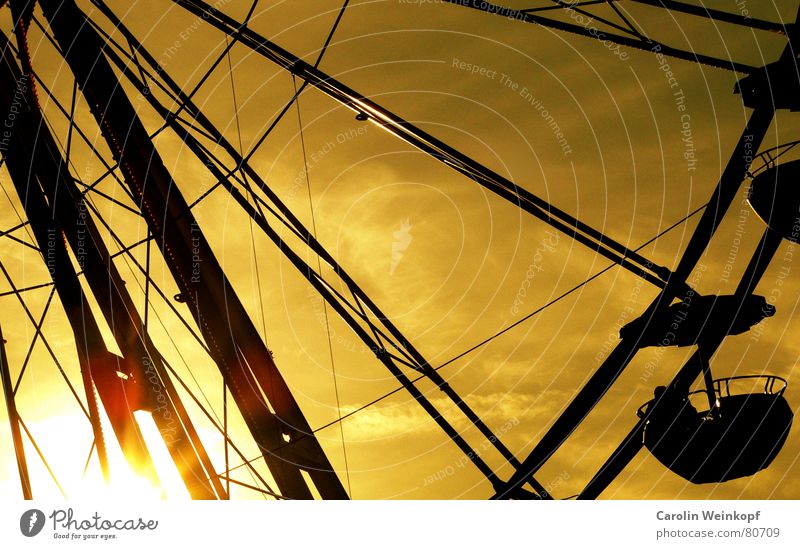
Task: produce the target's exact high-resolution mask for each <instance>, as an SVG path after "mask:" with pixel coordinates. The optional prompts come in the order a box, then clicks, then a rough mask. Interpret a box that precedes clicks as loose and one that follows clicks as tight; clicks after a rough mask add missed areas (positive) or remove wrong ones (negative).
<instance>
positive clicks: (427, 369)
mask: <svg viewBox="0 0 800 549" xmlns="http://www.w3.org/2000/svg"><path fill="white" fill-rule="evenodd" d="M111 15H112V16H113V14H111ZM112 22H114V23H115V25H117V27H116V28H117V29H118V30H122V32H123V33H126V32H127V29H125V28H124V25H122V24H121V22H119V21H114V19H112ZM136 47H137V48H141V45H140V44H138V43H137V45H136ZM139 51H140V52H142V56H143V57H144V58H147V57H148V55H149V54H147V53H146V51H145V50H143V49H140V50H139ZM109 57H110V59H111V60H112V61H113V62H115V64H117V67H118V68H119V69H120V70H121V71H123V73H125V74H126V76H128V77H129V79H131V82H132V83H133V84H134V85H139V84H140V82H138V81H136V79H135V78H131V74H129V72H128V71H125V65H124V62H123V61H122V60H121V59H119V58H117V57H116V55H112V54H110V52H109ZM165 76H166V75H162V77H165ZM167 82H168V83H169V81H167ZM176 88H177V87H176ZM173 91H179V89H174V88H173ZM179 99H181V100H183V99H186V100H187V103H185V107H184V108H186V109H187V110H189V112H194V111H195V109H194V106H193V105H192V104H191V100H189V99H188V98H184V97H179ZM148 101H149V102H150V104H151V105H152V106H153V107H154V108H155V109H156V110H157V111H158V112H159V113H160V114H161V115H162V116H163V117H164V119H165V120H166V121H167V123H168V124H170V126H171V127H173V130H174V131H176V133H177V134H178V136H179V137H180V138H181V139H182V140H183V141H184V143H186V144H187V145H188V146H189V148H190V149H191V150H192V151H193V152H195V154H196V156H197V157H198V158H199V159H200V160H201V161H202V162H203V164H204V165H206V166H208V167H209V169H211V171H212V173H213V174H214V175H215V176H216V177H217V179H218V181H219V184H221V185H223V186H224V187H225V188H226V189H228V191H229V192H230V193H231V194H232V195H233V196H234V198H235V199H237V201H239V202H240V204H241V205H242V206H243V207H245V211H246V212H247V213H248V214H250V215H251V217H253V219H254V220H255V221H256V222H257V225H258V226H259V227H260V228H262V229H263V228H264V225H265V224H266V221H265V220H264V219H263V216H262V214H260V213H259V212H257V211H256V210H255V209H254V208H253V207H252V206H250V205H249V204H248V203H247V201H246V199H245V198H244V197H243V196H242V195H241V194H239V192H238V191H237V190H236V189H235V187H233V186H232V185H231V184H230V183H229V182H228V177H227V175H226V174H224V173H223V172H222V171H221V170H220V169H219V168H217V167H216V165H215V164H214V163H213V162H212V161H211V159H210V158H208V157H207V156H206V155H207V154H208V153H207V151H205V150H204V148H203V147H202V146H201V145H200V144H199V143H198V142H197V141H196V140H195V139H194V138H193V137H192V136H191V135H190V134H189V132H187V131H186V130H185V129H184V128H183V127H182V126H181V125H179V124H177V123H176V122H175V117H170V116H169V115H170V113H169V111H168V110H166V109H165V108H164V107H163V105H161V104H160V103H159V102H158V101H156V100H155V98H154V97H152V95H148ZM203 122H206V121H205V120H204V121H203ZM208 124H210V122H208ZM208 131H210V132H212V133H213V137H214V140H215V141H216V142H218V143H221V144H222V145H223V146H225V147H226V148H231V147H230V144H229V143H228V142H227V141H226V140H225V139H224V137H223V136H222V135H221V134H219V132H218V131H217V129H216V128H215V127H213V125H211V126H210V127H209V128H208ZM229 152H231V153H232V154H233V155H234V160H235V161H236V162H237V164H238V165H240V166H242V167H243V168H244V166H248V167H249V165H247V163H246V161H244V159H242V158H241V157H239V158H237V153H236V152H235V151H233V150H231V151H229ZM253 177H254V178H255V179H256V181H257V183H258V184H259V186H262V187H266V184H265V183H264V182H263V181H261V180H260V178H259V177H258V175H257V174H253ZM278 207H279V209H281V210H282V211H284V210H286V208H285V206H284V205H283V204H282V203H280V202H279V201H278ZM287 211H288V210H287ZM292 218H293V221H296V224H297V228H298V230H299V231H300V234H299V236H300V237H301V238H303V239H304V240H305V241H306V242H307V244H309V246H311V247H312V249H316V248H320V249H319V250H317V253H320V255H321V256H322V255H324V256H326V262H328V263H329V264H330V265H331V267H332V268H333V269H334V271H335V272H336V273H337V274H338V275H339V276H341V277H342V279H343V280H344V281H345V283H346V284H347V285H348V287H350V289H351V290H352V291H353V293H354V298H355V299H356V302H357V303H358V304H359V306H360V304H361V300H362V299H364V300H366V302H367V306H368V307H370V309H371V310H373V312H375V313H376V315H377V317H378V318H379V319H380V320H381V321H382V322H383V324H384V325H386V326H387V327H389V329H390V331H391V332H392V335H394V336H395V337H397V338H398V339H399V343H393V345H395V346H396V347H397V348H398V349H399V350H401V351H404V352H408V353H410V354H411V355H413V360H415V363H414V364H408V365H409V366H410V367H412V368H414V369H416V370H418V371H422V372H424V373H425V375H426V376H427V377H429V379H431V380H432V381H433V382H434V383H435V384H436V385H437V386H438V387H439V388H440V390H442V391H443V392H444V393H445V394H446V395H447V396H448V397H449V398H450V399H451V400H452V401H453V402H454V403H455V404H456V406H457V407H458V408H459V409H460V410H461V411H462V412H463V413H464V414H465V416H466V417H467V418H468V419H469V420H470V421H471V422H472V423H473V424H474V425H475V426H476V427H477V428H478V430H479V431H480V432H481V433H482V434H483V435H484V436H485V437H486V438H487V440H488V441H489V442H490V443H491V444H492V445H493V446H495V447H496V448H497V450H498V451H499V452H500V454H501V455H502V456H503V457H504V458H506V459H507V460H508V461H509V463H511V464H512V465H513V466H514V467H518V466H519V465H520V462H519V460H517V458H516V457H515V456H514V454H513V453H512V452H511V451H510V450H509V449H508V448H507V447H506V446H505V445H504V444H503V443H502V442H501V441H500V439H499V438H498V437H497V436H495V434H494V433H493V432H492V431H491V429H490V428H489V427H488V426H487V425H486V424H485V423H484V422H483V420H482V419H481V418H480V417H479V416H478V415H477V414H476V413H475V412H474V411H473V410H472V409H471V408H470V407H469V406H468V405H467V404H466V403H465V402H464V401H463V399H462V398H461V397H460V395H458V394H457V393H456V392H455V391H454V390H453V389H452V387H450V385H449V384H448V383H447V382H446V381H445V380H444V378H442V377H441V375H440V374H439V373H438V372H437V371H435V370H434V369H433V368H432V367H431V366H430V365H429V363H428V362H427V361H426V360H425V359H424V358H423V357H422V355H421V354H420V353H419V352H418V351H417V350H416V348H414V346H413V345H412V344H411V343H410V342H409V341H408V340H406V339H405V337H404V336H403V335H402V334H401V333H400V332H399V330H397V328H396V327H395V326H394V325H393V324H392V323H391V321H389V319H388V318H386V317H385V315H383V313H382V312H380V310H378V309H377V306H375V304H374V303H373V302H372V301H371V300H370V299H369V298H368V297H367V296H366V294H364V292H363V290H361V288H360V287H359V286H358V285H356V284H355V282H354V281H353V280H352V279H350V278H349V277H348V276H347V274H346V273H345V271H344V269H343V268H342V267H341V266H340V265H338V264H337V263H336V262H335V260H334V259H333V258H332V257H331V256H330V255H329V254H328V253H327V251H325V250H324V249H321V245H320V244H319V243H318V242H317V241H316V240H315V239H313V236H311V235H310V233H308V232H307V229H306V228H305V227H304V226H302V224H300V222H299V220H296V218H294V216H292ZM277 244H278V247H279V249H281V250H282V251H284V253H286V252H285V250H286V249H287V248H286V244H285V243H284V242H282V241H280V242H277ZM298 268H299V270H300V272H301V273H302V274H306V273H310V272H312V271H311V269H310V267H309V266H308V265H306V264H305V263H302V264H301V265H300V266H299V267H298ZM326 289H327V290H330V288H326ZM323 295H324V296H326V297H327V298H328V299H329V300H330V299H336V297H339V298H340V299H343V298H342V296H341V295H339V294H338V293H336V295H335V296H334V293H333V292H327V293H326V294H323ZM339 310H341V309H339ZM345 314H346V316H345V317H343V319H344V320H345V321H346V322H348V324H351V325H352V323H353V322H357V321H356V320H355V318H353V317H352V316H351V315H350V314H349V313H345ZM362 319H363V320H365V321H366V322H367V323H368V324H369V326H370V327H371V328H372V329H373V335H374V339H371V338H370V339H368V340H365V343H366V344H367V346H368V347H369V348H371V349H374V350H377V349H379V339H378V337H379V335H378V332H375V331H374V328H375V326H374V325H373V324H372V322H371V321H370V320H369V319H368V318H367V316H366V313H365V312H363V309H362ZM381 335H383V334H381ZM384 337H385V336H384ZM383 351H385V349H384V350H383ZM376 354H378V355H379V356H378V358H379V359H380V360H381V361H384V360H386V359H392V358H393V357H392V355H390V354H389V353H386V352H382V353H378V352H377V351H376ZM381 355H382V356H381ZM395 360H396V358H395ZM401 382H402V380H401ZM426 409H427V408H426ZM434 420H436V421H441V416H439V414H438V413H437V414H436V415H435V416H434ZM468 454H469V455H475V452H474V451H472V450H471V449H470V451H469V452H468ZM530 482H531V485H532V486H533V487H534V489H535V490H536V491H537V493H538V494H543V495H544V497H547V494H546V491H545V490H544V488H543V487H542V486H541V485H540V484H538V482H536V480H535V479H533V478H531V479H530Z"/></svg>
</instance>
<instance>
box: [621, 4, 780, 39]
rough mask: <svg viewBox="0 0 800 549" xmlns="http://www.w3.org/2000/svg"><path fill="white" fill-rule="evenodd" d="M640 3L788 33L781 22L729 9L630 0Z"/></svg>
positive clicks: (744, 25) (758, 28)
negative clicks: (757, 17)
mask: <svg viewBox="0 0 800 549" xmlns="http://www.w3.org/2000/svg"><path fill="white" fill-rule="evenodd" d="M630 1H631V2H636V3H638V4H646V5H648V6H655V7H657V8H667V9H668V10H672V11H678V12H682V13H688V14H691V15H698V16H700V17H707V18H709V19H714V20H717V21H723V22H725V23H733V24H734V25H741V26H743V27H749V28H752V29H756V30H765V31H771V32H779V33H782V34H785V33H786V28H785V26H784V25H783V24H781V23H775V22H773V21H764V20H762V19H753V18H752V17H745V16H743V15H740V14H738V13H731V12H728V11H722V10H715V9H712V8H707V7H705V6H697V5H695V4H686V3H684V2H676V1H675V0H630Z"/></svg>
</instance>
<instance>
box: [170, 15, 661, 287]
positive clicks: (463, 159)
mask: <svg viewBox="0 0 800 549" xmlns="http://www.w3.org/2000/svg"><path fill="white" fill-rule="evenodd" d="M173 1H174V3H175V4H177V5H179V6H181V7H183V8H185V9H186V10H187V11H189V12H191V13H193V14H194V15H196V16H198V17H202V18H203V19H204V20H205V21H206V22H208V23H209V24H211V25H213V26H214V27H216V28H217V29H219V30H221V31H222V32H225V33H226V34H228V35H229V36H231V37H232V38H234V40H236V41H238V42H240V43H241V44H243V45H245V46H246V47H248V48H250V49H252V50H253V51H254V52H256V53H258V54H260V55H262V56H263V57H265V58H267V59H269V60H270V61H272V62H274V63H275V64H277V65H278V66H280V67H282V68H284V69H285V70H287V71H289V72H290V73H291V74H294V75H295V76H297V77H298V78H300V79H301V80H303V81H305V82H308V83H309V84H310V85H312V86H314V87H315V88H316V89H318V90H319V91H321V92H323V93H324V94H326V95H328V96H329V97H331V98H333V99H334V100H336V101H338V102H339V103H341V104H343V105H345V106H347V107H349V108H351V109H353V110H354V111H355V112H357V113H360V114H362V115H366V116H367V118H368V119H370V120H372V121H373V122H375V123H376V124H378V125H379V126H381V127H382V128H383V129H385V130H386V131H388V132H389V133H391V134H392V135H394V136H396V137H398V138H399V139H401V140H403V141H405V142H406V143H408V144H410V145H412V146H414V147H416V148H418V149H419V150H421V151H423V152H424V153H426V154H428V155H429V156H431V157H432V158H434V159H436V160H438V161H440V162H442V163H443V164H445V165H446V166H448V167H450V168H452V169H454V170H456V171H458V172H459V173H461V174H463V175H465V176H467V177H468V178H470V179H472V180H473V181H475V182H476V183H478V184H479V185H481V186H482V187H484V188H486V189H488V190H490V191H491V192H493V193H495V194H497V195H498V196H501V197H502V198H504V199H506V200H507V201H509V202H511V203H512V204H515V205H516V206H518V207H519V208H521V209H523V210H525V211H526V212H528V213H530V214H531V215H533V216H534V217H537V218H538V219H540V220H542V221H544V222H545V223H547V224H549V225H551V226H552V227H554V228H556V229H558V230H559V231H561V232H563V233H564V234H566V235H567V236H569V237H571V238H573V239H575V240H576V241H578V242H580V243H581V244H583V245H585V246H587V247H588V248H589V249H591V250H592V251H594V252H596V253H599V254H601V255H603V256H605V257H608V258H609V259H611V260H613V261H614V262H616V263H619V264H620V265H621V266H623V267H624V268H626V269H628V270H629V271H631V272H633V273H634V274H636V275H637V276H641V277H642V278H644V279H645V280H647V281H648V282H650V283H651V284H654V285H656V286H657V287H663V281H664V280H666V279H667V278H669V276H670V271H669V269H667V268H666V267H662V266H659V265H657V264H655V263H653V262H652V261H649V260H647V259H646V258H644V257H642V256H641V254H639V253H637V252H635V251H633V250H631V249H630V248H628V247H626V246H624V245H622V244H620V243H618V242H616V241H614V240H613V239H611V238H610V237H608V236H607V235H604V234H603V233H602V232H600V231H599V230H597V229H594V228H593V227H591V226H589V225H587V224H586V223H583V222H582V221H579V220H578V219H576V218H575V217H573V216H571V215H569V214H568V213H566V212H564V211H562V210H560V209H559V208H557V207H556V206H554V205H552V204H550V203H548V202H547V201H545V200H544V199H542V198H540V197H539V196H537V195H535V194H533V193H531V192H530V191H527V190H525V189H524V188H522V187H519V186H518V185H517V184H516V183H513V182H512V181H510V180H508V179H506V178H505V177H503V176H501V175H500V174H498V173H496V172H494V171H492V170H490V169H489V168H487V167H486V166H484V165H482V164H480V163H479V162H477V161H475V160H474V159H472V158H470V157H469V156H467V155H465V154H463V153H461V152H460V151H458V150H456V149H454V148H453V147H450V146H449V145H447V144H446V143H444V142H443V141H441V140H439V139H437V138H435V137H433V136H432V135H430V134H428V133H427V132H425V131H423V130H422V129H420V128H418V127H416V126H414V125H413V124H412V123H410V122H408V121H407V120H404V119H402V118H401V117H399V116H397V115H396V114H394V113H392V112H390V111H388V110H387V109H385V108H383V107H381V106H380V105H378V104H377V103H375V102H374V101H371V100H369V99H367V98H366V97H364V96H363V95H361V94H359V93H358V92H356V91H354V90H352V89H350V88H349V87H347V86H345V85H344V84H343V83H341V82H339V81H338V80H336V79H335V78H333V77H332V76H330V75H327V74H325V73H324V72H322V71H320V70H319V69H317V68H315V67H314V66H312V65H311V64H309V63H306V62H305V61H303V60H302V59H300V58H298V57H297V56H295V55H293V54H292V53H290V52H288V51H287V50H284V49H283V48H281V47H280V46H278V45H277V44H275V43H273V42H271V41H270V40H268V39H267V38H265V37H263V36H261V35H259V34H258V33H256V32H255V31H253V30H251V29H249V28H247V27H244V26H242V25H241V24H240V23H238V22H237V21H235V20H234V19H232V18H230V17H228V16H227V15H225V14H223V13H222V12H220V11H219V10H217V9H216V8H214V7H213V6H210V5H209V4H207V3H206V2H202V1H200V0H173ZM159 72H161V71H159ZM659 279H660V281H659Z"/></svg>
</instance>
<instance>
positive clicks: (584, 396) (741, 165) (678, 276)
mask: <svg viewBox="0 0 800 549" xmlns="http://www.w3.org/2000/svg"><path fill="white" fill-rule="evenodd" d="M773 116H774V110H772V109H770V108H763V109H758V110H756V111H754V112H753V113H752V115H751V116H750V119H749V121H748V123H747V126H746V127H745V130H744V132H742V135H741V137H740V138H739V142H738V143H737V144H736V147H735V148H734V150H733V154H732V156H731V158H730V160H729V161H728V164H727V166H726V167H725V170H724V171H723V173H722V176H721V178H720V180H719V183H718V184H717V186H716V188H715V189H714V193H713V195H712V197H711V200H710V201H709V205H708V207H707V208H706V209H705V210H704V211H703V215H702V217H701V218H700V221H699V222H698V224H697V227H696V228H695V230H694V233H693V234H692V237H691V239H690V240H689V244H688V245H687V247H686V250H685V251H684V253H683V256H682V257H681V260H680V262H679V264H678V268H677V269H676V270H675V274H674V278H671V279H670V280H669V282H668V283H667V286H666V288H664V290H662V291H661V293H660V294H659V295H658V296H657V297H656V299H655V300H654V301H653V302H652V303H651V304H650V306H649V307H648V308H647V310H646V312H645V313H644V315H643V317H645V318H653V317H654V316H657V315H659V314H661V313H662V312H663V311H664V310H665V309H666V308H667V307H669V306H670V305H671V304H672V301H673V300H674V299H675V297H676V296H677V289H678V288H679V287H682V286H683V285H685V283H686V279H687V278H688V277H689V275H690V274H691V272H692V270H693V269H694V268H695V266H696V265H697V262H698V261H699V260H700V257H701V256H702V254H703V252H704V251H705V249H706V248H707V247H708V244H709V243H710V241H711V238H712V237H713V236H714V233H715V232H716V230H717V228H718V227H719V225H720V223H721V222H722V218H723V217H724V216H725V213H726V212H727V211H728V208H729V207H730V205H731V203H732V202H733V200H734V198H735V197H736V194H737V192H738V191H739V188H740V187H741V184H742V181H743V180H744V177H745V174H746V173H747V168H748V167H749V165H750V162H751V158H752V151H755V150H758V148H759V146H760V145H761V141H762V140H763V139H764V136H765V135H766V132H767V130H768V128H769V125H770V124H771V123H772V118H773ZM647 324H648V323H647V322H643V323H641V327H640V329H639V330H638V332H637V333H633V334H631V336H630V337H626V338H625V339H623V340H622V341H620V342H619V344H618V345H617V346H616V347H615V348H614V350H613V351H611V353H610V354H609V355H608V357H607V358H606V360H605V361H604V362H603V364H602V365H601V366H600V367H599V368H598V369H597V371H596V372H595V373H594V374H593V375H592V377H591V378H590V379H589V381H588V382H587V383H586V385H584V386H583V387H582V388H581V389H580V391H579V392H578V394H577V395H576V396H575V398H574V399H573V400H572V402H570V404H569V405H568V406H567V408H566V409H565V410H564V412H563V413H562V414H561V415H560V416H559V417H558V419H557V420H556V421H555V423H553V425H552V426H551V427H550V429H549V430H548V431H547V433H545V435H544V436H543V437H542V439H541V440H540V441H539V443H538V444H537V445H536V446H535V447H534V449H533V450H532V451H531V453H530V454H529V455H528V457H527V458H526V459H525V461H523V465H522V467H521V468H520V469H519V470H518V471H517V473H516V474H514V475H513V476H512V478H511V480H509V482H508V484H507V485H506V486H505V487H504V488H503V489H502V490H499V491H498V493H497V495H496V497H498V498H505V497H512V496H513V493H514V491H515V489H517V488H518V487H519V486H521V484H522V483H523V482H524V479H525V477H526V476H528V475H530V474H535V473H536V471H538V470H539V468H540V467H541V466H542V465H544V464H545V462H547V460H549V459H550V458H551V457H552V456H553V454H554V453H555V452H556V450H558V448H559V447H560V446H561V445H562V444H563V443H564V441H566V440H567V438H568V437H569V436H570V435H571V434H572V432H573V431H574V430H575V429H577V427H578V426H579V425H580V424H581V422H582V421H583V420H584V418H585V417H586V416H587V415H588V414H589V412H591V411H592V409H593V408H594V407H595V405H596V404H597V403H598V402H599V401H600V399H602V398H603V396H604V395H605V393H606V391H608V390H609V389H610V388H611V386H612V385H613V384H614V382H615V381H616V380H617V378H618V377H619V376H620V375H621V374H622V372H623V371H624V369H625V367H626V366H627V365H628V364H629V363H630V362H631V360H633V358H634V356H635V355H636V352H637V351H638V350H639V341H640V339H641V337H642V336H643V335H644V331H645V329H646V328H647Z"/></svg>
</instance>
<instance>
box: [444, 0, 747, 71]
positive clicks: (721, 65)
mask: <svg viewBox="0 0 800 549" xmlns="http://www.w3.org/2000/svg"><path fill="white" fill-rule="evenodd" d="M443 1H444V2H448V3H450V4H455V5H457V6H463V7H465V8H472V9H475V10H479V11H483V12H486V13H490V14H493V15H499V16H501V17H503V18H505V19H516V20H517V21H522V22H525V23H533V24H536V25H541V26H543V27H549V28H552V29H556V30H560V31H564V32H569V33H572V34H578V35H581V36H585V37H586V38H590V39H592V40H597V41H600V42H602V41H604V40H610V41H611V42H615V43H617V44H620V45H621V46H628V47H630V48H634V49H637V50H643V51H649V52H659V53H662V54H664V55H668V56H670V57H674V58H676V59H683V60H685V61H691V62H693V63H700V64H703V65H708V66H710V67H716V68H718V69H726V70H729V71H736V72H744V73H750V72H752V71H753V70H755V69H756V67H753V66H751V65H746V64H744V63H737V62H736V61H733V60H731V59H720V58H717V57H712V56H709V55H703V54H700V53H697V52H693V51H686V50H681V49H678V48H673V47H672V46H668V45H667V44H662V43H661V42H656V41H655V40H640V39H638V38H632V37H629V36H621V35H618V34H611V33H606V32H594V33H593V32H591V30H590V29H589V28H587V27H583V26H581V25H575V24H572V23H566V22H563V21H557V20H555V19H550V18H548V17H542V16H540V15H534V14H532V13H529V12H526V11H524V10H518V9H513V8H507V7H504V6H498V5H497V4H492V3H491V2H488V1H486V0H443ZM595 31H596V29H595Z"/></svg>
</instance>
